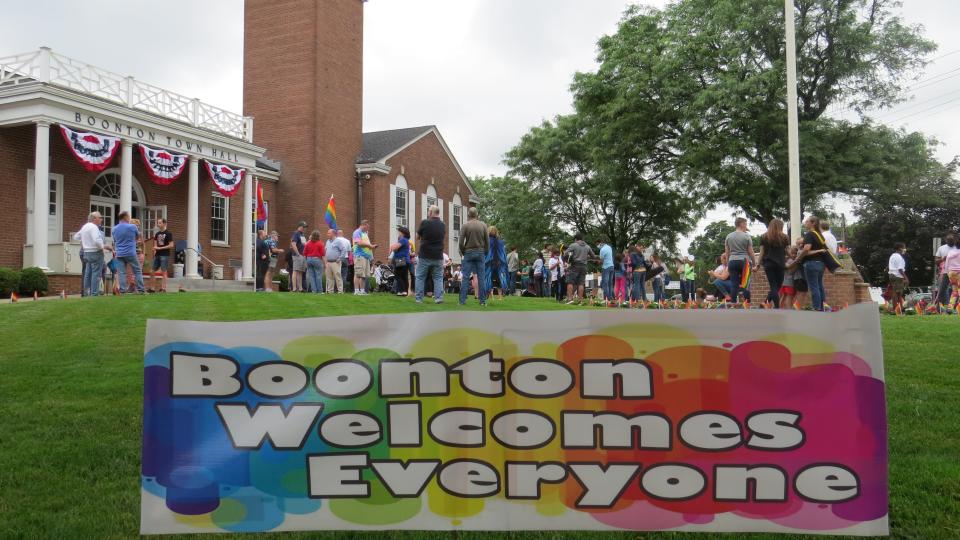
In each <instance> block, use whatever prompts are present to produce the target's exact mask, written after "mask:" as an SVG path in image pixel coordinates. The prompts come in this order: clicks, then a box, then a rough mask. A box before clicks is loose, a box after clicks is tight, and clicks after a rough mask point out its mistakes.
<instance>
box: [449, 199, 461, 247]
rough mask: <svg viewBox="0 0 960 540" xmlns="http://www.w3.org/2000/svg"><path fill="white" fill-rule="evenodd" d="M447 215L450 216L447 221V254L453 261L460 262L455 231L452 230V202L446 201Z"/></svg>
mask: <svg viewBox="0 0 960 540" xmlns="http://www.w3.org/2000/svg"><path fill="white" fill-rule="evenodd" d="M447 207H448V208H447V209H448V210H449V211H448V212H447V215H448V216H450V221H449V222H448V223H447V255H450V259H451V260H452V261H454V262H460V248H459V246H457V242H456V238H455V237H456V236H457V233H456V232H454V230H453V203H447Z"/></svg>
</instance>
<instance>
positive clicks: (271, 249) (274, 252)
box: [263, 231, 283, 292]
mask: <svg viewBox="0 0 960 540" xmlns="http://www.w3.org/2000/svg"><path fill="white" fill-rule="evenodd" d="M263 241H264V242H265V243H266V244H267V252H268V253H269V255H270V258H269V262H268V263H267V271H266V273H264V276H263V290H264V291H267V292H271V291H273V271H274V270H275V269H276V268H277V261H278V260H279V258H280V255H282V254H283V250H282V249H280V247H279V246H280V235H279V234H277V231H270V235H269V236H267V237H266V238H265V239H264V240H263Z"/></svg>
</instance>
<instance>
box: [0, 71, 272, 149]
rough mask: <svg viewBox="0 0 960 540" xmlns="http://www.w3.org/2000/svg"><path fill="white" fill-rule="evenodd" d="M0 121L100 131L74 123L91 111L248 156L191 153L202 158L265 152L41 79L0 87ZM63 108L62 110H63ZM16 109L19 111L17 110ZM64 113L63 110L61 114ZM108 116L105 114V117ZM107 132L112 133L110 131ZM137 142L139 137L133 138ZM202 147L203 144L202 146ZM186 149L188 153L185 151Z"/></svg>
mask: <svg viewBox="0 0 960 540" xmlns="http://www.w3.org/2000/svg"><path fill="white" fill-rule="evenodd" d="M0 105H2V107H0V109H2V110H0V125H10V124H25V123H35V122H38V121H39V122H44V121H45V122H49V123H53V124H63V125H66V126H68V127H71V128H74V127H76V128H78V129H83V130H91V129H94V130H96V131H104V130H103V129H102V128H100V127H99V126H89V125H87V124H78V123H76V122H75V121H74V118H73V116H72V115H73V113H75V112H82V113H84V114H91V115H93V116H95V117H98V118H101V117H104V118H103V119H104V120H110V121H111V122H113V121H116V120H120V121H122V122H123V123H126V124H137V125H138V126H139V127H142V128H144V130H145V131H147V130H154V131H164V132H167V133H169V134H181V135H182V136H184V137H190V138H193V139H195V140H197V141H198V142H201V143H203V144H204V145H205V147H210V146H217V147H220V148H223V149H224V150H231V151H233V152H236V153H237V154H238V157H239V158H248V159H250V161H249V162H247V161H243V162H240V163H237V162H234V161H232V160H229V159H225V158H223V159H221V158H219V157H218V158H214V157H212V156H211V155H210V154H209V153H204V154H194V155H197V156H200V157H203V158H210V159H216V160H217V161H222V162H225V163H230V164H233V165H241V166H244V167H253V166H255V165H256V164H255V161H256V158H257V157H261V156H263V155H264V152H266V148H263V147H261V146H257V145H255V144H252V143H249V142H246V141H243V140H242V139H237V138H235V137H230V136H229V135H223V134H220V133H217V132H215V131H208V130H206V129H202V128H195V127H193V126H190V125H189V124H184V123H182V122H177V121H176V120H170V119H166V118H163V117H161V116H157V115H154V114H150V113H147V112H144V111H140V110H138V109H131V108H128V107H125V106H123V105H119V104H116V103H112V102H109V101H105V100H101V99H98V98H96V97H92V96H87V95H85V94H81V93H78V92H76V91H73V90H68V89H65V88H60V87H56V86H48V85H45V84H42V83H33V84H26V85H20V86H15V87H12V88H5V89H0ZM64 109H66V111H65V110H64ZM18 110H20V113H21V114H19V115H17V111H18ZM64 113H67V114H64ZM107 117H108V118H107ZM111 134H115V133H113V132H111ZM137 142H138V143H139V142H140V141H139V140H137ZM147 144H151V145H157V146H163V147H164V148H169V149H170V150H173V151H176V152H180V153H182V152H184V151H185V149H184V148H175V147H170V146H169V145H165V144H162V143H160V142H159V140H158V141H157V142H148V143H147ZM205 149H206V148H205ZM187 153H190V152H189V151H187Z"/></svg>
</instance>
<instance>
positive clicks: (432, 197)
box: [425, 184, 438, 210]
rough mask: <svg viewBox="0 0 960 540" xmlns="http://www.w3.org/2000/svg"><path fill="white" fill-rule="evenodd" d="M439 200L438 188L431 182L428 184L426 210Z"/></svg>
mask: <svg viewBox="0 0 960 540" xmlns="http://www.w3.org/2000/svg"><path fill="white" fill-rule="evenodd" d="M437 200H438V197H437V188H436V187H434V185H433V184H430V185H429V186H427V208H426V209H425V210H428V209H429V208H430V207H431V206H434V205H436V204H437Z"/></svg>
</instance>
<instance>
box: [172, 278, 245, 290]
mask: <svg viewBox="0 0 960 540" xmlns="http://www.w3.org/2000/svg"><path fill="white" fill-rule="evenodd" d="M181 288H182V289H183V290H185V291H205V292H211V291H229V292H243V291H246V292H253V281H252V280H251V281H235V280H229V279H189V278H169V279H167V291H168V292H176V291H178V290H180V289H181Z"/></svg>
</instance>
